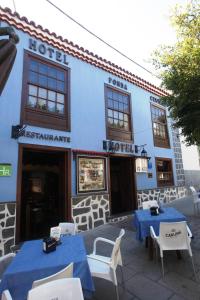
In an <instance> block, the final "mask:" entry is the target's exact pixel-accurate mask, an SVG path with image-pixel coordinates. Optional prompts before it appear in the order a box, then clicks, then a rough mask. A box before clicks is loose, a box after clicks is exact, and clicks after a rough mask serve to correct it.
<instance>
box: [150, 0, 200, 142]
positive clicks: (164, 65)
mask: <svg viewBox="0 0 200 300" xmlns="http://www.w3.org/2000/svg"><path fill="white" fill-rule="evenodd" d="M171 20H172V25H173V26H174V27H175V29H176V33H177V42H176V43H175V45H173V46H162V47H160V49H158V50H156V51H155V52H154V58H153V63H154V65H155V66H156V68H157V69H159V71H160V78H161V80H162V86H163V87H164V88H165V89H167V90H169V94H170V95H169V96H166V97H162V101H163V104H165V105H167V106H168V107H169V109H170V115H171V117H172V118H173V119H174V121H175V123H174V125H175V126H176V127H179V128H181V131H182V134H183V135H184V136H185V139H186V142H187V143H188V144H189V145H191V144H197V145H200V4H199V1H197V0H196V1H191V3H190V4H188V5H187V6H186V7H185V8H183V7H180V6H176V7H175V9H174V11H173V14H172V16H171Z"/></svg>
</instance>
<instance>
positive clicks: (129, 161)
mask: <svg viewBox="0 0 200 300" xmlns="http://www.w3.org/2000/svg"><path fill="white" fill-rule="evenodd" d="M110 193H111V214H112V215H115V214H122V213H126V212H130V211H132V210H134V209H135V208H136V197H135V181H134V160H133V158H132V157H121V156H111V157H110Z"/></svg>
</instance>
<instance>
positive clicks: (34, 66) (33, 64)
mask: <svg viewBox="0 0 200 300" xmlns="http://www.w3.org/2000/svg"><path fill="white" fill-rule="evenodd" d="M30 70H32V71H35V72H37V71H38V63H37V62H36V61H35V60H31V61H30Z"/></svg>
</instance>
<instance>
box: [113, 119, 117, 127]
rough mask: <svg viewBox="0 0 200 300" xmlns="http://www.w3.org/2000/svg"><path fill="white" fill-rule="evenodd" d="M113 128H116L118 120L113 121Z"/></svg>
mask: <svg viewBox="0 0 200 300" xmlns="http://www.w3.org/2000/svg"><path fill="white" fill-rule="evenodd" d="M114 127H118V120H117V119H114Z"/></svg>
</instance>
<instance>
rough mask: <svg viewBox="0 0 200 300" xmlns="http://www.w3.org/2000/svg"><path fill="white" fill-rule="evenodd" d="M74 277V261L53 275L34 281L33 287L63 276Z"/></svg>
mask: <svg viewBox="0 0 200 300" xmlns="http://www.w3.org/2000/svg"><path fill="white" fill-rule="evenodd" d="M72 277H73V263H71V264H69V265H68V266H67V267H66V268H64V269H63V270H61V271H59V272H57V273H55V274H53V275H51V276H48V277H45V278H42V279H39V280H35V281H33V285H32V289H33V288H36V287H37V286H39V285H41V284H44V283H47V282H50V281H54V280H58V279H62V278H72Z"/></svg>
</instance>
